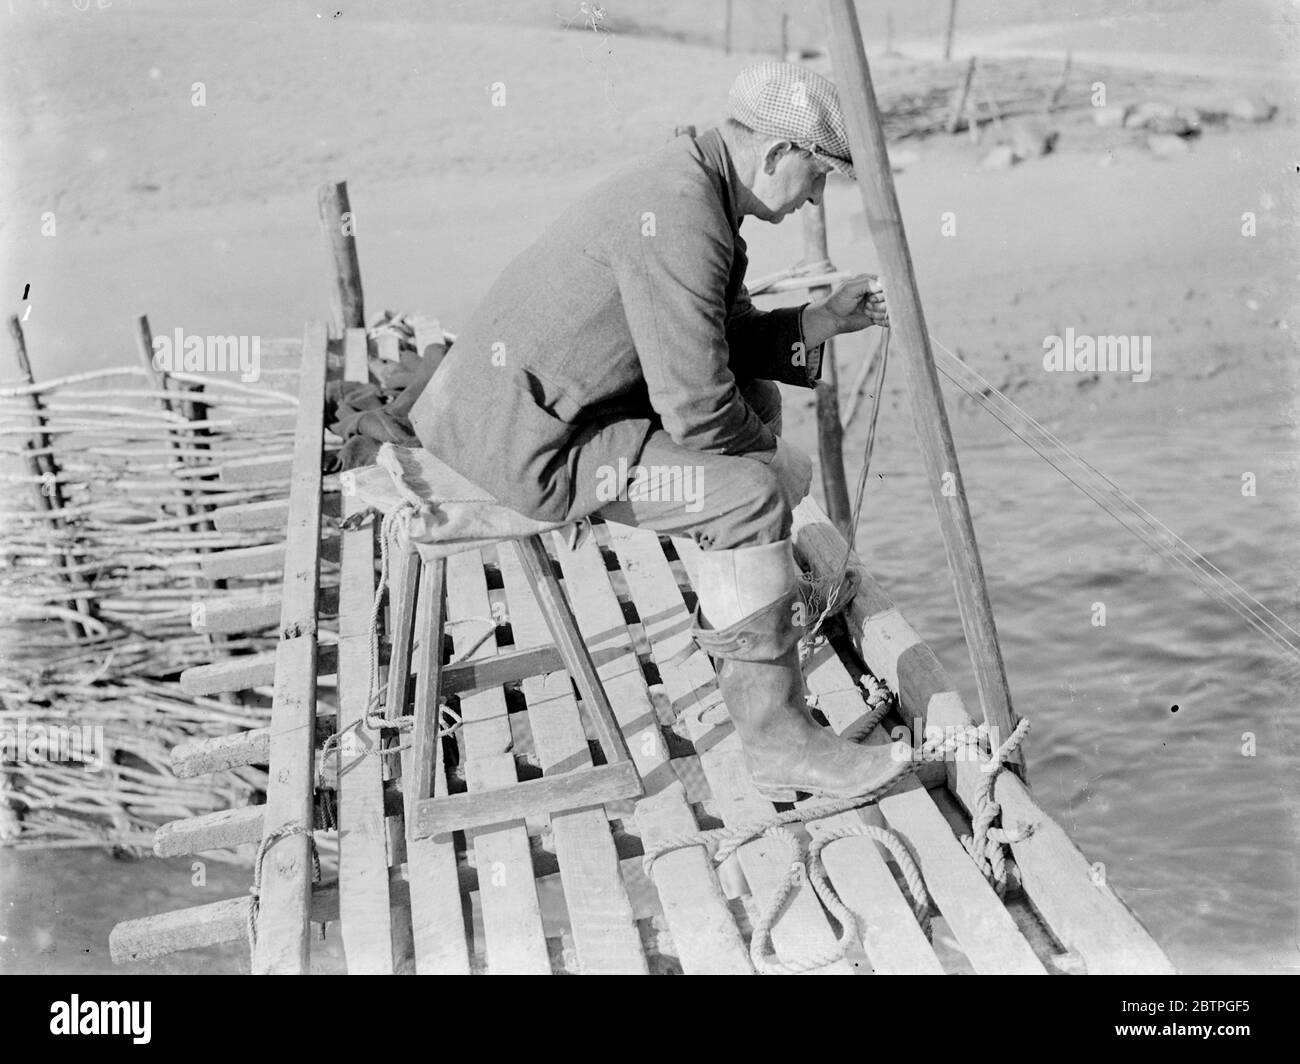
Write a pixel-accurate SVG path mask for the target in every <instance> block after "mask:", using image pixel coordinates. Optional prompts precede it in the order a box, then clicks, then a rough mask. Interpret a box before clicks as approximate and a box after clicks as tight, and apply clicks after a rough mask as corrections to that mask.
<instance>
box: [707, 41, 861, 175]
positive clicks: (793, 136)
mask: <svg viewBox="0 0 1300 1064" xmlns="http://www.w3.org/2000/svg"><path fill="white" fill-rule="evenodd" d="M728 114H730V115H731V117H732V118H734V119H735V120H736V121H737V122H741V123H743V124H744V125H747V126H748V127H749V128H750V129H752V130H754V132H755V133H762V134H764V135H765V136H769V137H782V138H784V139H786V140H789V141H791V142H792V143H794V144H797V145H799V147H801V148H804V149H806V150H808V151H810V152H812V153H813V154H814V155H817V156H820V157H821V158H822V159H824V160H825V161H826V162H827V163H829V164H830V165H831V166H832V167H834V168H835V169H836V170H838V171H839V172H840V173H842V174H845V175H847V176H848V177H850V178H852V177H853V156H852V154H851V153H850V152H849V137H848V133H847V132H846V131H845V128H844V113H843V112H842V111H841V110H840V96H839V93H838V92H837V91H836V90H835V85H834V84H833V83H832V82H831V81H830V80H829V79H827V78H824V77H822V76H821V75H820V74H818V73H817V72H816V71H815V70H809V69H808V68H807V67H801V66H797V65H796V64H794V63H779V62H777V61H776V60H773V59H769V60H766V61H764V62H761V63H755V64H753V65H752V66H747V67H745V69H744V70H742V71H741V72H740V74H739V75H738V76H737V78H736V80H735V83H734V84H733V85H732V86H731V93H730V95H729V97H728Z"/></svg>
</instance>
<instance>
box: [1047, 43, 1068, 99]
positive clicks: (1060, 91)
mask: <svg viewBox="0 0 1300 1064" xmlns="http://www.w3.org/2000/svg"><path fill="white" fill-rule="evenodd" d="M1073 58H1074V57H1073V55H1072V54H1071V53H1070V52H1066V53H1065V65H1064V66H1063V67H1061V80H1060V81H1059V82H1057V84H1056V88H1055V89H1054V90H1053V91H1052V95H1051V97H1050V98H1049V99H1048V101H1047V112H1048V114H1050V113H1051V112H1053V111H1055V110H1056V109H1057V108H1058V107H1059V106H1060V105H1061V97H1062V96H1064V95H1065V87H1066V86H1067V85H1068V84H1069V83H1070V64H1071V62H1072V61H1073Z"/></svg>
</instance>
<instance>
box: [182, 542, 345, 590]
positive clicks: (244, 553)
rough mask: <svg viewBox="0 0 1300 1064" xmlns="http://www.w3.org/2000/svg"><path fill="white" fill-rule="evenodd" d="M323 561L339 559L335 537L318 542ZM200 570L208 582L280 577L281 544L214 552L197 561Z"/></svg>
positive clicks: (282, 553)
mask: <svg viewBox="0 0 1300 1064" xmlns="http://www.w3.org/2000/svg"><path fill="white" fill-rule="evenodd" d="M320 556H321V560H322V561H327V562H337V561H338V560H339V541H338V538H337V537H336V536H326V537H325V538H324V539H323V540H321V546H320ZM199 568H200V569H201V570H202V571H203V575H204V576H206V577H207V578H208V579H209V580H232V579H237V578H239V577H251V576H261V575H264V574H272V573H273V574H275V575H276V576H279V575H280V572H281V570H283V568H284V544H283V543H264V544H261V545H259V546H256V547H235V548H233V549H231V550H223V551H214V552H213V553H212V554H205V555H204V556H203V557H202V558H200V559H199Z"/></svg>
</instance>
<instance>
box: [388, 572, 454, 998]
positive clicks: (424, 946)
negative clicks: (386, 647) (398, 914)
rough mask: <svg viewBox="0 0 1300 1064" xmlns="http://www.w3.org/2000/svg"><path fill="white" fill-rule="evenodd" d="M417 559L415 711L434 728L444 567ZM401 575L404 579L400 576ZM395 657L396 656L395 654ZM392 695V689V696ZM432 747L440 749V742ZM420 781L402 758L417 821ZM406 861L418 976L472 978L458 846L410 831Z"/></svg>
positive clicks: (437, 788) (435, 761)
mask: <svg viewBox="0 0 1300 1064" xmlns="http://www.w3.org/2000/svg"><path fill="white" fill-rule="evenodd" d="M414 558H415V556H414V555H410V556H408V559H407V561H408V564H409V565H410V568H411V570H414V571H417V573H418V577H419V609H418V615H417V620H416V624H415V631H416V632H418V633H419V645H418V646H416V647H414V648H413V654H412V656H413V657H414V658H415V659H416V661H417V663H418V665H419V675H418V677H417V678H416V684H415V710H416V713H417V714H419V713H421V712H422V711H423V712H426V713H427V714H429V715H430V716H432V718H433V723H434V724H435V725H436V724H437V723H438V697H439V692H438V688H437V686H436V677H437V674H438V670H437V669H436V668H435V667H434V662H435V660H436V661H438V662H441V660H442V653H443V648H442V632H441V626H440V625H438V626H435V625H434V623H433V616H432V614H433V611H434V607H435V604H436V603H438V602H439V601H441V595H442V587H441V585H442V583H443V575H442V574H443V571H445V566H442V567H437V566H432V565H431V566H424V567H421V566H418V565H416V564H414ZM440 569H441V571H440ZM421 570H422V571H421ZM398 575H399V578H400V577H401V574H398ZM395 612H397V613H400V614H401V615H402V616H403V617H404V616H406V613H407V608H406V607H405V606H402V607H399V608H398V609H397V610H396V611H395ZM434 627H438V629H439V630H438V633H437V636H436V638H434V637H433V635H432V631H431V630H432V629H433V628H434ZM409 639H410V636H409V635H408V640H409ZM394 655H395V656H396V651H395V652H394ZM394 689H395V688H393V687H391V686H390V690H394ZM434 745H435V746H438V744H437V743H436V742H435V744H434ZM426 754H427V755H428V756H429V757H430V767H431V768H432V769H433V779H432V793H433V794H435V795H445V794H446V793H447V772H446V767H445V765H444V763H443V759H442V757H441V749H437V750H428V751H426ZM416 776H417V772H416V766H415V756H414V751H413V750H408V751H406V752H405V753H403V754H402V777H403V781H404V782H405V783H407V784H408V788H407V792H406V795H407V815H408V817H410V816H413V815H414V814H413V810H412V805H411V796H412V793H413V790H414V785H412V784H411V783H410V781H411V780H413V779H414V778H415V777H416ZM408 827H409V824H408ZM406 860H407V864H408V865H409V867H410V868H411V870H412V872H413V878H412V888H411V931H412V935H413V938H414V944H415V970H416V972H417V973H418V974H420V975H453V974H466V973H468V972H469V969H470V958H469V936H468V934H467V933H466V927H465V913H464V910H463V907H462V904H461V897H460V892H459V891H458V889H457V869H456V846H455V843H454V842H453V840H452V838H451V836H445V837H443V838H415V837H414V833H413V832H410V831H408V832H407V836H406Z"/></svg>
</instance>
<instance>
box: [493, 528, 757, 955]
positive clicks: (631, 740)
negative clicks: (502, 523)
mask: <svg viewBox="0 0 1300 1064" xmlns="http://www.w3.org/2000/svg"><path fill="white" fill-rule="evenodd" d="M558 556H559V560H560V565H561V567H562V569H563V571H564V580H565V590H566V592H567V593H568V596H569V601H570V602H571V603H572V605H573V612H574V615H575V616H576V617H577V619H578V624H579V626H580V627H581V629H582V634H583V637H584V639H585V640H586V642H587V645H588V646H589V647H590V648H591V651H592V655H593V658H595V659H596V660H597V661H598V662H601V664H599V665H598V666H597V671H598V672H599V674H600V679H601V682H602V683H603V684H604V685H605V691H606V693H607V694H608V695H609V700H610V703H611V704H612V705H613V707H614V714H615V716H616V717H617V718H618V723H619V726H620V727H621V728H622V731H623V735H624V737H625V738H626V740H627V745H628V749H629V750H630V751H631V754H632V758H633V759H634V761H635V762H636V766H637V769H638V771H639V772H640V773H641V779H642V782H643V783H644V785H645V789H646V797H645V798H643V799H642V800H641V801H640V802H638V803H637V807H636V812H635V823H636V825H637V827H638V829H639V830H640V831H641V834H642V841H643V842H644V844H645V845H646V846H647V847H650V846H653V845H655V844H656V843H658V842H660V841H662V840H663V839H664V838H665V837H667V836H670V835H680V834H685V833H687V832H692V831H696V830H698V828H699V825H698V824H697V822H696V820H695V816H694V814H693V813H692V812H691V809H690V806H689V805H688V804H687V797H686V792H685V787H684V785H683V783H682V781H681V780H679V778H678V776H677V773H676V771H675V765H674V763H673V762H672V761H671V760H670V755H669V751H668V747H667V745H666V744H665V742H664V737H663V733H662V732H661V731H660V729H659V721H658V718H657V715H656V713H655V709H654V704H653V702H652V701H651V699H650V693H649V691H648V689H647V687H646V680H645V674H644V673H642V671H641V665H640V662H638V661H637V658H636V654H635V652H634V649H633V646H632V642H631V633H630V632H629V631H628V628H627V624H626V623H625V620H624V617H623V610H622V607H621V606H620V605H619V601H618V597H617V596H616V595H615V593H614V589H613V587H612V586H611V585H610V582H609V578H608V576H607V574H606V571H605V562H604V559H603V558H602V557H601V554H600V549H599V547H598V546H597V544H596V541H595V539H594V538H592V537H588V538H587V539H586V541H585V542H583V543H582V544H581V545H580V546H579V547H578V549H577V550H576V551H569V550H567V549H565V548H561V549H560V550H559V552H558ZM503 568H504V558H503ZM516 612H517V611H515V610H512V611H511V613H512V616H513V615H514V614H515V613H516ZM516 624H517V622H516ZM514 630H515V632H516V633H517V632H518V627H517V626H516V627H515V629H514ZM534 732H536V725H534ZM652 875H653V878H654V886H655V892H656V893H657V894H658V896H659V900H660V904H661V905H662V907H663V912H664V919H665V920H666V921H667V923H668V930H669V933H670V934H671V935H672V939H673V943H674V945H675V946H676V949H677V957H678V960H679V961H680V962H681V965H682V970H683V971H684V972H686V973H687V974H693V973H701V974H704V973H708V974H719V975H721V974H731V975H739V974H751V973H752V972H753V968H752V966H751V965H750V963H749V953H748V951H747V950H746V948H745V943H744V940H743V938H742V937H741V934H740V931H739V929H738V928H737V927H736V921H735V918H734V917H733V916H732V914H731V910H730V909H729V908H728V906H727V902H726V899H725V898H724V897H723V895H722V890H721V888H720V887H719V885H718V880H717V877H716V875H715V874H714V872H713V867H712V863H711V862H710V860H709V858H708V855H707V854H706V853H705V851H704V849H703V848H702V847H698V848H691V849H685V850H678V851H675V852H673V853H669V854H665V855H664V856H663V857H661V858H660V859H659V860H658V861H656V862H655V866H654V869H653V870H652Z"/></svg>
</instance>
